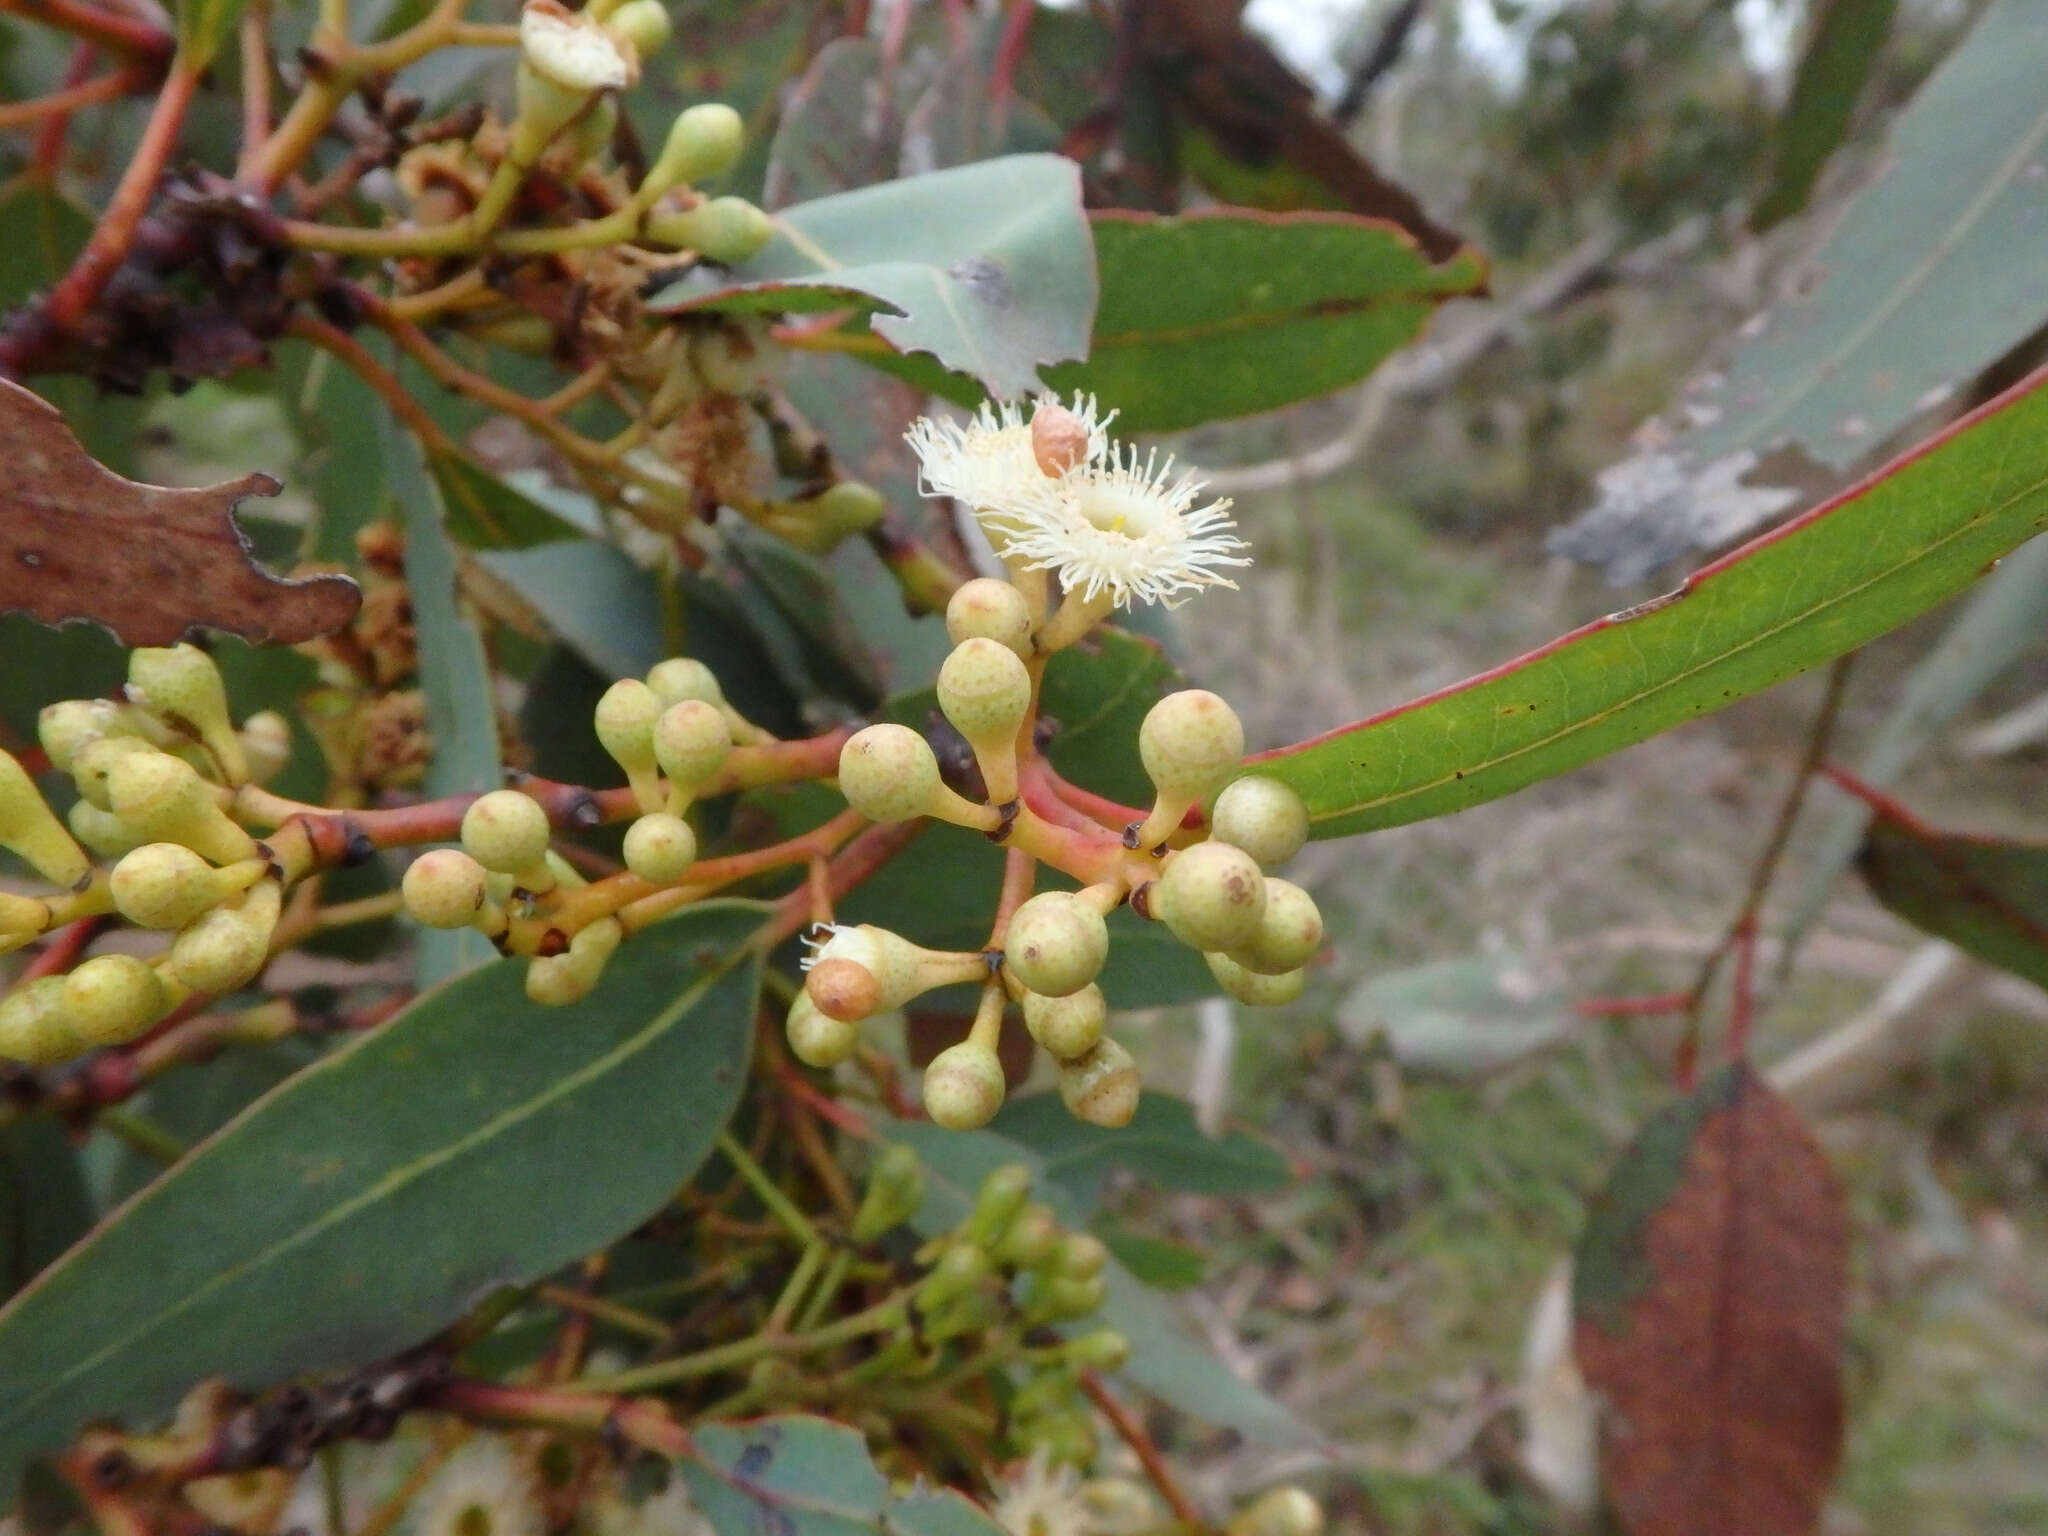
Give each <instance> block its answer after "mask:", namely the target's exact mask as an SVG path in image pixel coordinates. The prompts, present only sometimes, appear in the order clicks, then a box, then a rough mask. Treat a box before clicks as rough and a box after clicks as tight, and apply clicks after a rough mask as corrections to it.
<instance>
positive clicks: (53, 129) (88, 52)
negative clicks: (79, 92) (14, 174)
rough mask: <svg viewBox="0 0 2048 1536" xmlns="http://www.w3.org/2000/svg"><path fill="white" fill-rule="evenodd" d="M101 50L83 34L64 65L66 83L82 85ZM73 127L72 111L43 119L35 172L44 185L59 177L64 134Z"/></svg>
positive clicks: (37, 143)
mask: <svg viewBox="0 0 2048 1536" xmlns="http://www.w3.org/2000/svg"><path fill="white" fill-rule="evenodd" d="M99 56H100V50H99V47H98V45H97V44H95V43H93V42H90V41H88V40H87V39H85V38H80V39H79V40H78V42H77V43H76V44H74V45H73V47H72V49H71V61H70V62H69V63H68V64H66V65H65V66H64V84H65V85H66V86H73V85H83V84H84V83H85V81H86V79H87V77H88V76H90V75H91V74H92V67H93V65H94V64H96V63H98V62H99ZM70 130H71V114H70V113H69V112H59V113H57V114H56V115H55V116H53V117H46V118H44V119H43V128H42V132H41V133H39V134H37V135H36V158H35V165H34V167H33V174H34V176H35V178H36V180H37V181H38V182H40V183H41V184H42V185H43V186H46V187H47V186H52V185H54V184H55V183H56V180H57V170H58V166H59V164H60V162H61V161H62V160H63V158H64V139H65V135H66V134H68V133H69V132H70Z"/></svg>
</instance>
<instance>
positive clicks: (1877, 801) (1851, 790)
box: [1820, 763, 1941, 839]
mask: <svg viewBox="0 0 2048 1536" xmlns="http://www.w3.org/2000/svg"><path fill="white" fill-rule="evenodd" d="M1820 772H1821V774H1822V775H1823V776H1824V777H1825V778H1826V779H1827V780H1828V782H1829V783H1831V784H1833V785H1834V786H1835V787H1836V788H1837V789H1839V790H1841V791H1843V792H1844V793H1845V794H1850V795H1854V796H1855V797H1856V798H1857V799H1858V800H1861V801H1862V802H1863V803H1864V804H1865V805H1867V806H1869V807H1870V809H1871V810H1872V812H1874V813H1875V814H1876V815H1878V816H1881V817H1883V818H1884V819H1885V820H1886V821H1888V822H1891V823H1892V824H1893V825H1894V826H1896V827H1897V828H1898V829H1899V830H1900V831H1901V832H1904V833H1907V834H1909V835H1910V836H1913V837H1917V838H1921V839H1931V838H1936V837H1939V836H1941V829H1940V828H1938V827H1936V826H1934V825H1932V824H1931V823H1929V822H1926V821H1922V820H1921V819H1920V817H1918V816H1917V815H1915V814H1914V813H1913V812H1912V811H1910V810H1908V809H1907V808H1906V802H1905V801H1903V800H1900V799H1898V798H1896V797H1895V796H1892V795H1888V794H1886V793H1885V792H1884V791H1883V790H1881V789H1879V788H1878V787H1877V786H1876V785H1875V784H1866V783H1865V782H1864V781H1863V780H1862V779H1859V778H1858V777H1857V776H1856V775H1855V774H1853V773H1851V772H1850V771H1849V770H1848V769H1846V768H1843V767H1841V766H1839V765H1837V764H1835V763H1823V764H1821V766H1820Z"/></svg>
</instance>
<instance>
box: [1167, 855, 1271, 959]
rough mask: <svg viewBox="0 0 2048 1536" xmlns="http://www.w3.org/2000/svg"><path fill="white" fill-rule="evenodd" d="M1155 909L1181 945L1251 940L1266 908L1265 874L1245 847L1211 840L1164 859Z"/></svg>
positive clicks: (1228, 945)
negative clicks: (1234, 846)
mask: <svg viewBox="0 0 2048 1536" xmlns="http://www.w3.org/2000/svg"><path fill="white" fill-rule="evenodd" d="M1151 905H1152V912H1153V914H1154V915H1155V916H1156V917H1158V918H1159V920H1160V921H1161V922H1163V923H1165V924H1166V926H1167V927H1168V928H1170V929H1171V930H1172V931H1173V936H1174V937H1175V938H1177V939H1179V940H1180V941H1181V943H1183V944H1187V945H1190V946H1192V947H1193V948H1195V949H1200V950H1217V949H1222V950H1227V949H1232V948H1234V947H1236V946H1237V945H1239V944H1244V943H1247V942H1249V941H1250V939H1251V937H1252V935H1253V934H1255V933H1257V932H1258V931H1259V919H1260V918H1261V917H1263V916H1264V915H1265V911H1266V877H1265V876H1264V875H1262V874H1260V873H1259V866H1258V864H1257V863H1256V862H1254V860H1253V859H1252V856H1251V855H1250V854H1248V853H1246V852H1245V851H1244V850H1243V849H1242V848H1233V847H1231V845H1230V844H1228V843H1219V842H1216V841H1215V840H1213V839H1211V840H1210V841H1209V842H1206V843H1197V844H1195V846H1194V847H1192V848H1183V849H1181V851H1180V852H1178V853H1176V854H1174V855H1173V856H1172V857H1171V858H1169V859H1168V860H1167V861H1166V868H1165V869H1164V870H1163V871H1161V872H1160V876H1159V879H1158V881H1157V882H1156V883H1155V884H1154V885H1153V887H1152V903H1151Z"/></svg>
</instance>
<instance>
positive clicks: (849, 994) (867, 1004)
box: [804, 956, 882, 1024]
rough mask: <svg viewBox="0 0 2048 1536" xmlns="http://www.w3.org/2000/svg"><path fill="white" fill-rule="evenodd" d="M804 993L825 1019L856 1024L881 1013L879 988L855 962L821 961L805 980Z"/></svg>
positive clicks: (867, 971)
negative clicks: (871, 1015)
mask: <svg viewBox="0 0 2048 1536" xmlns="http://www.w3.org/2000/svg"><path fill="white" fill-rule="evenodd" d="M804 994H805V995H806V996H807V997H809V998H810V1000H811V1002H812V1003H813V1004H815V1005H816V1007H817V1009H818V1011H819V1012H820V1013H822V1014H823V1015H824V1016H825V1017H826V1018H828V1019H836V1020H838V1021H839V1022H840V1023H842V1024H858V1023H859V1022H860V1021H861V1020H862V1019H864V1018H867V1017H868V1016H869V1015H870V1014H872V1013H875V1012H877V1011H879V1010H880V1007H881V998H882V985H881V983H880V982H879V981H877V980H876V979H875V973H874V972H873V971H872V970H870V969H869V968H868V967H867V966H865V965H863V964H861V962H860V961H858V960H848V959H842V958H839V957H836V956H835V957H834V958H832V959H829V960H820V961H819V962H818V963H817V964H816V965H814V966H812V967H811V969H810V974H809V975H807V976H805V977H804Z"/></svg>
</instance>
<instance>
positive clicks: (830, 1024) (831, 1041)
mask: <svg viewBox="0 0 2048 1536" xmlns="http://www.w3.org/2000/svg"><path fill="white" fill-rule="evenodd" d="M782 1030H783V1034H784V1035H785V1036H786V1037H787V1038H788V1040H789V1049H790V1051H791V1053H792V1054H793V1055H795V1057H796V1059H797V1060H798V1061H800V1062H802V1063H803V1064H804V1065H805V1066H807V1067H818V1068H825V1067H836V1066H838V1065H839V1063H841V1062H842V1061H846V1060H848V1059H850V1058H851V1057H852V1055H853V1053H854V1051H855V1050H856V1049H858V1048H859V1046H860V1022H859V1021H858V1020H856V1019H835V1018H833V1017H832V1015H831V1014H829V1013H826V1012H825V1011H824V1010H823V1009H821V1008H820V1007H819V1006H818V1005H817V1004H816V1003H815V1002H813V1001H812V1000H811V994H810V993H809V992H808V991H805V992H799V993H797V995H796V1001H795V1002H793V1003H791V1004H790V1005H789V1016H788V1018H786V1019H785V1020H783V1025H782Z"/></svg>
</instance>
